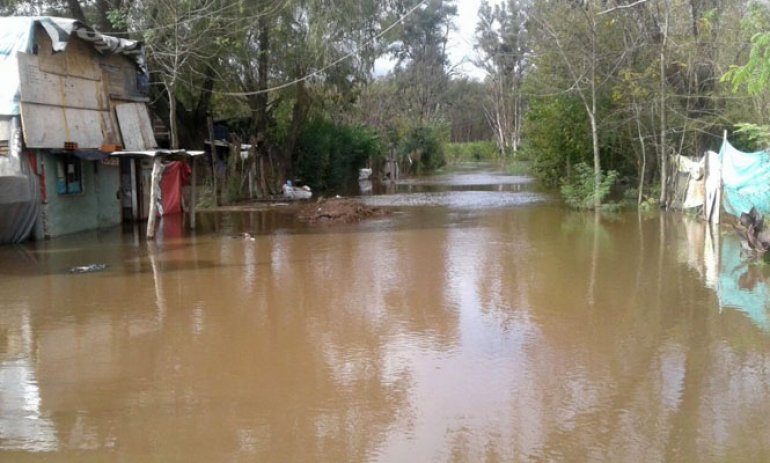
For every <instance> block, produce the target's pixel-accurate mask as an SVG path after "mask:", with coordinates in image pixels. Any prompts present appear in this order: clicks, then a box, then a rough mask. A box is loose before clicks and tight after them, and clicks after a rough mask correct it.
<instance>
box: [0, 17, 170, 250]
mask: <svg viewBox="0 0 770 463" xmlns="http://www.w3.org/2000/svg"><path fill="white" fill-rule="evenodd" d="M0 82H2V86H0V243H9V242H19V241H22V240H24V239H26V238H27V237H29V236H30V235H34V236H35V237H36V238H38V239H39V238H45V237H52V236H57V235H63V234H67V233H73V232H78V231H83V230H89V229H95V228H100V227H107V226H113V225H116V224H119V223H120V222H121V221H122V220H124V219H137V218H141V217H142V215H143V214H142V210H141V209H142V205H143V204H145V205H146V201H142V197H149V191H142V186H143V185H147V184H148V182H149V179H148V178H146V179H144V180H143V175H142V172H143V169H142V164H141V161H140V160H136V159H120V160H118V159H112V158H107V155H108V153H110V152H112V151H116V150H120V149H131V150H146V149H152V148H155V146H156V143H155V138H154V136H153V132H152V123H151V121H150V117H149V114H148V110H147V106H146V104H147V101H148V98H147V90H148V82H149V80H148V74H147V67H146V63H145V57H144V49H143V45H142V43H141V42H136V41H131V40H125V39H119V38H116V37H110V36H105V35H102V34H100V33H98V32H96V31H94V30H93V29H91V28H89V27H87V26H85V25H84V24H82V23H80V22H78V21H75V20H72V19H64V18H55V17H3V18H0ZM145 167H146V166H145ZM144 172H148V171H147V170H146V169H145V170H144ZM144 177H149V174H148V173H147V174H145V175H144ZM145 189H146V190H148V189H147V188H145ZM145 209H146V206H145ZM144 217H146V212H145V213H144Z"/></svg>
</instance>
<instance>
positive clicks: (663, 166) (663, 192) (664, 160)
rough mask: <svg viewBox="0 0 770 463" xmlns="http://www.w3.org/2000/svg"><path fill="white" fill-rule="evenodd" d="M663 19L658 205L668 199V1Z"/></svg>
mask: <svg viewBox="0 0 770 463" xmlns="http://www.w3.org/2000/svg"><path fill="white" fill-rule="evenodd" d="M664 3H666V5H665V8H666V12H665V19H664V21H663V31H662V32H663V40H662V41H661V44H660V152H659V153H658V156H659V159H660V205H661V207H667V206H668V205H667V201H668V146H667V145H666V42H668V13H669V11H668V2H664Z"/></svg>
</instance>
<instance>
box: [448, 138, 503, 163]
mask: <svg viewBox="0 0 770 463" xmlns="http://www.w3.org/2000/svg"><path fill="white" fill-rule="evenodd" d="M445 151H446V157H447V158H448V159H449V162H452V163H457V162H480V161H485V162H493V161H497V160H498V159H499V151H498V149H497V145H495V142H493V141H474V142H468V143H449V144H447V145H446V149H445Z"/></svg>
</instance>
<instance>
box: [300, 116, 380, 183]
mask: <svg viewBox="0 0 770 463" xmlns="http://www.w3.org/2000/svg"><path fill="white" fill-rule="evenodd" d="M297 151H298V158H297V163H296V166H295V172H296V173H297V175H298V176H299V177H300V178H301V179H302V180H304V181H305V182H306V183H308V184H309V185H310V186H311V187H312V188H313V189H314V190H319V191H328V190H338V189H341V188H343V187H344V186H346V185H348V184H350V182H354V181H355V180H356V179H358V169H360V168H362V167H364V166H365V165H366V162H367V160H368V159H369V158H370V157H372V158H374V157H377V156H379V155H380V153H381V149H380V140H379V138H378V137H377V135H375V134H374V132H372V131H371V130H370V129H367V128H364V127H358V126H348V125H340V124H335V123H333V122H330V121H328V120H324V119H316V120H312V121H309V122H308V123H307V125H306V126H305V127H304V129H303V131H302V134H301V135H300V137H299V146H298V148H297Z"/></svg>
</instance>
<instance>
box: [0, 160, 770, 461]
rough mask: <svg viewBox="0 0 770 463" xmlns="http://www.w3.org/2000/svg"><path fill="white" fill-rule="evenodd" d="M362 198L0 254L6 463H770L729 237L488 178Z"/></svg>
mask: <svg viewBox="0 0 770 463" xmlns="http://www.w3.org/2000/svg"><path fill="white" fill-rule="evenodd" d="M364 201H365V202H366V203H367V204H369V205H371V206H375V207H385V208H388V209H389V210H390V211H392V213H391V214H388V215H386V216H382V217H376V218H373V219H369V220H365V221H361V222H359V223H353V224H341V225H339V226H333V227H321V228H315V227H312V226H310V225H308V224H305V223H302V222H300V221H298V220H296V219H295V218H294V217H293V215H292V214H291V213H288V212H287V210H286V209H285V208H280V207H277V208H273V209H269V210H260V211H253V212H223V213H216V214H214V213H201V214H200V216H199V223H200V224H201V226H200V227H199V230H198V231H197V233H195V234H191V233H190V232H188V231H182V228H181V227H180V224H179V223H178V222H175V221H174V220H168V219H167V220H164V223H163V230H162V232H161V233H159V238H158V240H157V241H156V242H155V243H151V244H147V243H146V242H145V241H144V239H143V238H142V234H141V230H138V231H132V230H112V231H108V232H102V233H91V234H81V235H74V236H67V237H62V238H57V239H54V240H51V241H47V242H41V243H30V244H26V245H24V246H5V247H0V461H2V462H27V461H55V462H58V461H79V462H80V461H94V462H97V461H99V462H101V461H123V462H145V461H149V462H191V461H201V462H238V461H243V462H254V461H260V462H431V461H437V462H444V461H467V462H478V461H490V462H492V461H506V462H511V461H575V462H584V461H601V462H626V461H628V462H658V461H661V462H662V461H698V462H712V461H713V462H721V461H730V462H740V461H746V462H758V461H770V424H769V420H770V419H769V418H768V417H770V322H769V321H768V316H769V313H770V312H769V309H768V299H769V298H770V296H769V295H770V291H768V282H770V276H769V275H768V273H769V272H768V271H767V270H766V269H765V268H762V267H756V266H748V265H746V264H745V263H743V262H742V261H740V259H739V258H736V257H735V256H737V255H738V254H739V247H738V244H737V242H736V241H735V239H734V238H733V237H732V233H731V232H729V231H727V230H722V231H717V232H715V233H711V232H710V231H709V230H708V229H706V228H705V227H704V225H703V224H701V223H699V222H697V221H693V220H690V219H687V218H685V217H682V216H680V215H677V214H664V215H658V214H656V213H652V214H648V215H637V213H636V212H625V213H621V214H618V215H611V216H595V215H593V214H592V213H575V212H570V211H567V210H565V209H564V208H563V207H561V206H560V205H559V203H558V202H557V201H555V200H554V199H553V198H552V197H551V196H549V195H547V194H544V193H541V192H539V191H537V189H536V188H535V186H534V185H533V184H531V183H530V182H529V181H528V179H526V178H521V177H509V176H504V175H500V174H495V173H493V172H484V171H468V172H459V173H455V174H452V175H446V176H443V177H436V178H434V179H428V180H422V181H419V182H417V181H412V182H408V183H405V184H403V185H400V186H398V188H395V189H393V190H392V192H391V194H383V195H373V196H367V197H365V198H364ZM93 263H98V264H106V265H107V267H106V268H105V269H104V270H102V271H100V272H94V273H77V274H73V273H70V272H69V271H68V269H70V268H71V267H73V266H83V265H88V264H93Z"/></svg>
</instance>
